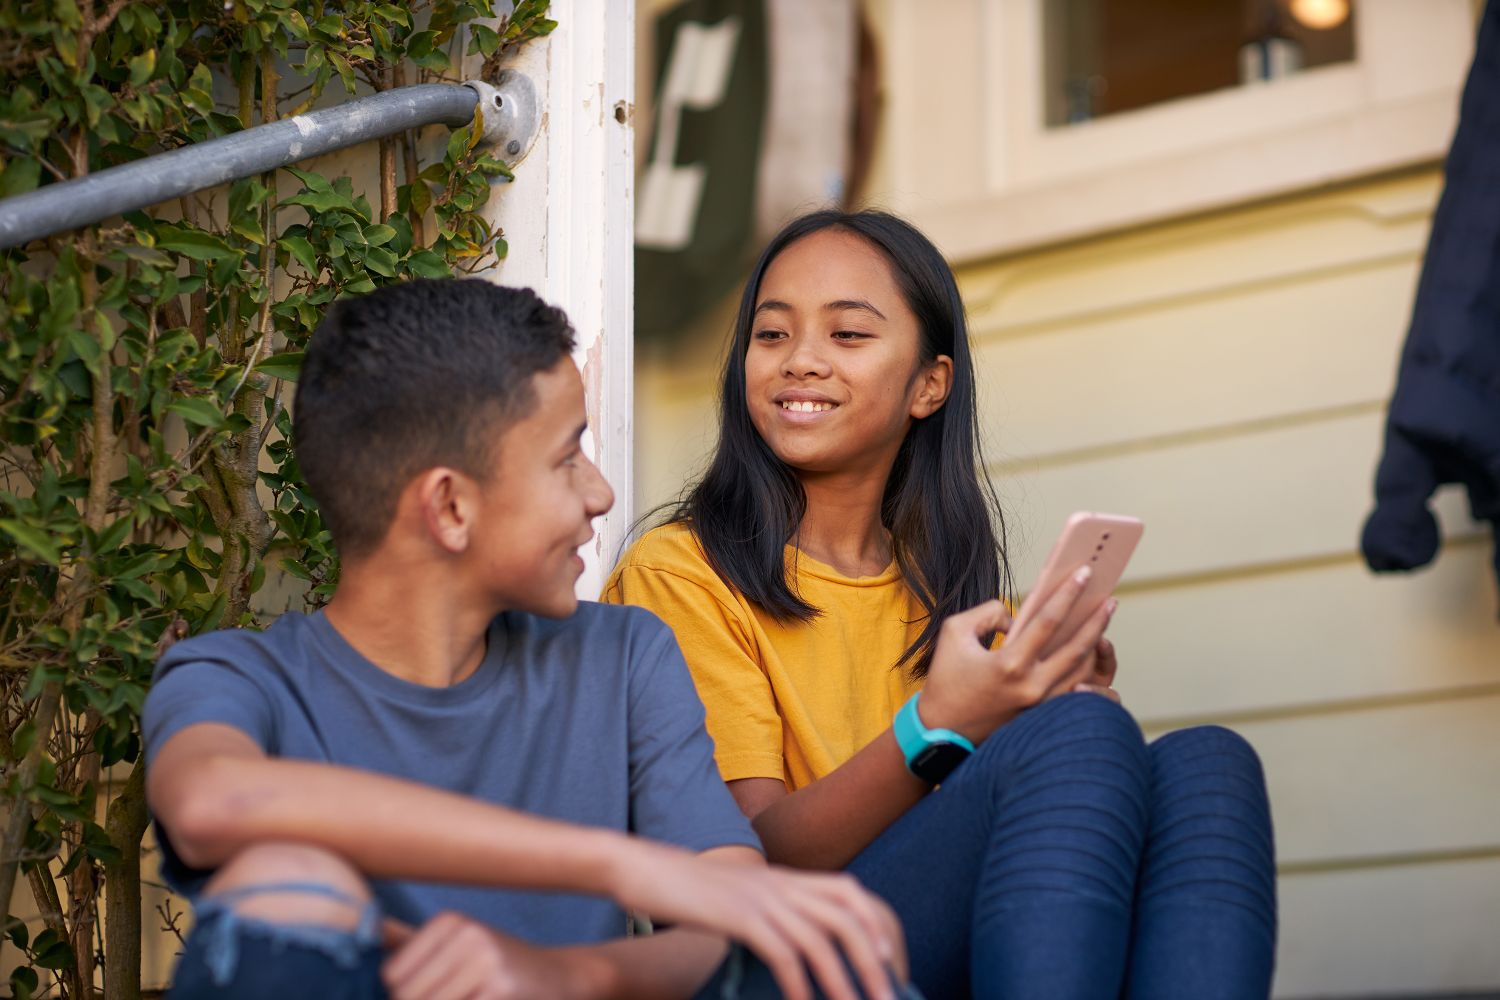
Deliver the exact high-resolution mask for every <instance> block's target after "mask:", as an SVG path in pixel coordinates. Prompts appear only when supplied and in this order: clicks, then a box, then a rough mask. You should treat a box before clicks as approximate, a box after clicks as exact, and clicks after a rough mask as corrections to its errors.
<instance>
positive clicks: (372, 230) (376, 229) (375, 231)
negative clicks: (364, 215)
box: [365, 222, 396, 247]
mask: <svg viewBox="0 0 1500 1000" xmlns="http://www.w3.org/2000/svg"><path fill="white" fill-rule="evenodd" d="M395 237H396V230H394V229H392V228H391V227H390V226H387V225H385V224H383V223H379V222H377V223H375V225H373V226H366V227H365V242H366V243H368V244H369V245H370V246H372V247H382V246H385V245H386V244H387V243H389V242H390V241H391V240H393V239H395Z"/></svg>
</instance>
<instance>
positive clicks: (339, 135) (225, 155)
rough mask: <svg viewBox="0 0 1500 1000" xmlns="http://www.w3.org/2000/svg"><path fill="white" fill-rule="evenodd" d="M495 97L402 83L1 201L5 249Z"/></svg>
mask: <svg viewBox="0 0 1500 1000" xmlns="http://www.w3.org/2000/svg"><path fill="white" fill-rule="evenodd" d="M492 94H493V91H492V90H491V88H489V86H488V85H487V84H482V83H471V84H449V83H422V84H416V85H414V86H410V87H397V88H396V89H394V90H387V91H383V92H381V93H379V94H373V95H371V96H369V97H361V98H357V99H355V100H352V101H349V102H347V103H345V104H341V105H339V106H338V107H333V108H323V109H322V110H319V111H310V112H308V113H307V114H302V115H293V116H292V117H291V118H285V119H282V120H281V121H276V122H269V123H267V124H265V125H257V126H255V127H254V128H248V129H245V130H244V131H242V132H235V133H233V134H231V135H226V136H220V137H218V138H216V139H209V140H207V141H206V142H200V143H194V144H193V145H191V146H183V147H181V148H180V149H174V150H171V151H169V152H166V153H159V154H156V155H154V156H148V157H146V158H145V159H141V160H136V161H134V162H132V163H125V164H121V165H120V166H117V167H110V168H109V169H107V170H101V171H99V172H98V173H96V174H89V175H88V176H86V177H78V178H74V179H72V180H67V181H62V182H59V183H57V184H49V185H47V186H46V187H42V188H38V189H36V190H35V191H28V192H27V193H25V194H19V195H14V196H12V197H10V198H4V199H0V249H9V248H11V247H18V246H25V245H26V244H27V243H30V242H31V241H32V240H36V239H42V238H44V237H47V236H51V235H53V234H54V233H61V232H66V231H68V230H70V229H77V228H79V227H81V226H87V225H90V224H91V223H94V222H98V221H99V220H100V219H107V218H110V217H112V216H116V215H120V214H121V213H123V212H130V211H133V210H135V209H138V208H145V207H146V206H147V205H155V204H157V203H158V202H163V201H168V200H170V199H172V198H178V197H181V196H182V195H185V194H191V193H192V192H194V191H201V190H203V189H204V188H211V187H216V186H217V185H220V184H224V183H227V182H229V181H234V180H238V179H239V178H241V177H250V176H252V175H254V174H258V173H263V172H265V171H267V170H274V169H276V168H277V167H284V166H286V165H287V164H289V163H296V162H297V161H298V160H306V159H309V158H311V157H314V156H321V155H323V154H324V153H332V152H335V151H336V150H340V149H345V148H347V147H349V146H354V145H358V144H359V143H362V142H367V141H369V140H371V139H380V138H383V137H385V136H388V135H394V134H395V133H397V132H400V131H402V130H404V129H409V128H419V127H421V126H423V125H439V124H441V125H447V126H449V127H450V128H459V127H462V126H464V125H469V124H472V123H474V122H475V121H476V114H475V111H476V105H477V103H478V101H480V100H481V99H482V98H484V97H486V96H489V95H492ZM494 103H495V104H496V105H497V106H500V105H501V103H502V102H501V101H499V100H495V101H494ZM480 117H481V119H482V116H480ZM492 117H500V116H492ZM497 124H498V123H497ZM487 131H488V129H487Z"/></svg>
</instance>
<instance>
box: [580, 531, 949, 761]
mask: <svg viewBox="0 0 1500 1000" xmlns="http://www.w3.org/2000/svg"><path fill="white" fill-rule="evenodd" d="M787 558H788V560H789V562H790V561H792V560H795V563H794V565H795V567H796V577H795V580H796V589H797V592H798V593H799V594H800V595H801V597H802V599H803V600H805V601H808V602H809V603H811V604H812V605H813V606H814V607H817V608H820V609H822V611H823V614H821V615H820V616H819V617H817V618H815V619H814V620H813V621H811V622H799V621H796V620H795V619H793V620H791V621H789V622H787V623H785V624H783V623H781V622H778V621H777V620H776V619H775V618H773V617H771V615H769V614H767V613H766V612H764V611H762V610H761V609H760V608H759V607H757V606H756V605H754V604H751V603H750V601H748V600H746V599H745V597H744V596H742V595H741V594H740V593H739V591H737V590H735V589H733V588H732V587H730V586H729V585H728V584H727V583H725V582H724V581H723V580H722V579H720V577H719V575H718V574H717V573H715V572H714V571H713V569H712V567H710V566H709V564H708V560H707V558H706V557H705V556H704V554H703V549H702V547H701V546H699V544H698V540H697V538H695V537H694V536H693V533H692V532H691V531H690V530H689V529H688V528H687V527H685V526H684V525H681V524H669V525H666V526H664V527H660V528H656V529H655V530H653V531H651V532H648V533H647V534H646V536H645V537H644V538H642V539H641V540H640V541H639V542H637V543H636V544H635V545H633V546H632V547H631V548H630V550H629V551H628V552H626V553H625V556H624V558H623V559H621V560H620V565H619V566H617V567H615V571H614V573H612V574H611V575H610V578H609V580H608V581H607V582H606V583H605V585H604V594H603V596H602V598H601V599H602V600H604V601H608V602H611V603H614V604H634V605H637V606H639V607H643V608H646V609H648V610H650V611H653V612H655V613H656V614H657V615H658V616H659V617H660V618H661V619H662V620H663V621H665V622H666V623H667V624H668V625H670V626H671V628H672V631H673V632H675V633H676V635H677V642H678V644H679V645H681V647H682V653H683V656H685V657H686V658H687V664H688V667H689V669H691V671H692V674H693V680H694V681H695V682H696V683H697V685H698V695H699V697H701V698H702V699H703V704H704V708H705V709H706V710H707V713H708V734H709V735H710V736H712V737H713V740H714V747H715V755H716V757H717V759H718V762H719V771H720V773H721V774H722V775H723V777H724V780H725V781H736V780H738V779H740V778H780V779H782V780H783V781H785V782H786V786H787V788H788V789H789V790H791V791H796V790H797V789H799V788H802V787H804V786H806V785H809V784H811V783H812V782H814V781H816V780H817V779H818V778H821V777H823V776H824V775H825V774H828V773H829V772H830V771H832V770H834V769H835V768H836V767H838V766H839V765H840V764H842V763H844V761H846V760H848V759H849V758H850V757H851V756H853V755H854V753H855V752H856V751H858V750H860V749H861V748H862V747H864V746H865V745H866V744H868V743H869V742H870V741H871V740H873V739H874V738H875V737H876V736H879V735H880V733H881V732H882V731H883V730H885V729H886V728H887V727H889V726H890V724H891V719H892V718H894V717H895V714H896V710H897V709H899V708H900V707H901V705H902V703H903V702H905V701H906V699H907V698H909V697H911V694H912V692H914V691H916V690H917V689H918V688H919V687H921V682H919V681H913V680H911V679H910V676H909V673H908V671H907V670H906V669H904V668H901V669H897V668H896V667H895V663H896V660H897V658H899V657H900V656H901V654H902V652H904V651H905V649H906V647H907V646H908V645H909V644H910V643H911V642H913V641H914V640H915V639H916V637H917V636H918V635H919V634H920V633H921V631H922V624H923V615H924V612H923V610H922V606H921V605H920V604H919V603H917V600H916V598H915V596H913V594H912V593H911V591H910V590H909V589H908V588H907V586H906V583H905V582H904V581H903V580H902V579H901V574H900V573H899V571H898V570H897V568H896V566H895V564H894V563H892V564H891V565H890V566H889V567H887V568H886V570H885V571H884V572H882V573H881V574H879V575H878V576H863V577H858V578H851V577H847V576H842V575H841V574H839V573H838V572H837V571H836V570H834V569H833V568H832V567H830V566H826V565H824V564H823V563H820V562H818V561H816V560H814V559H811V558H809V557H808V556H807V555H805V554H803V553H800V552H798V551H797V550H796V549H793V548H791V547H790V546H788V548H787Z"/></svg>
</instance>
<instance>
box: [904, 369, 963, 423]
mask: <svg viewBox="0 0 1500 1000" xmlns="http://www.w3.org/2000/svg"><path fill="white" fill-rule="evenodd" d="M952 389H953V359H952V358H950V357H948V355H946V354H939V355H938V356H937V359H936V360H934V361H933V362H932V364H930V365H928V366H927V367H926V368H924V369H923V370H922V371H920V372H918V373H917V394H916V395H915V396H914V397H912V401H911V415H912V416H913V417H914V418H916V419H917V420H921V419H922V418H923V417H930V416H932V415H933V414H934V413H936V412H937V411H938V410H939V408H941V407H942V405H943V404H944V403H945V402H947V401H948V393H949V392H951V391H952Z"/></svg>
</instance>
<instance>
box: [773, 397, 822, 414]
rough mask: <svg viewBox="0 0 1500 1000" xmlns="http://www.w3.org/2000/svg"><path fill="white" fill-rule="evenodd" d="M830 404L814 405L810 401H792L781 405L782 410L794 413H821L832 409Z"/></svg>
mask: <svg viewBox="0 0 1500 1000" xmlns="http://www.w3.org/2000/svg"><path fill="white" fill-rule="evenodd" d="M833 406H834V404H832V403H815V402H813V401H812V400H810V399H792V400H787V401H786V402H784V403H782V404H781V408H782V409H783V410H791V411H792V412H794V413H822V412H823V411H824V410H831V409H833Z"/></svg>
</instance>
